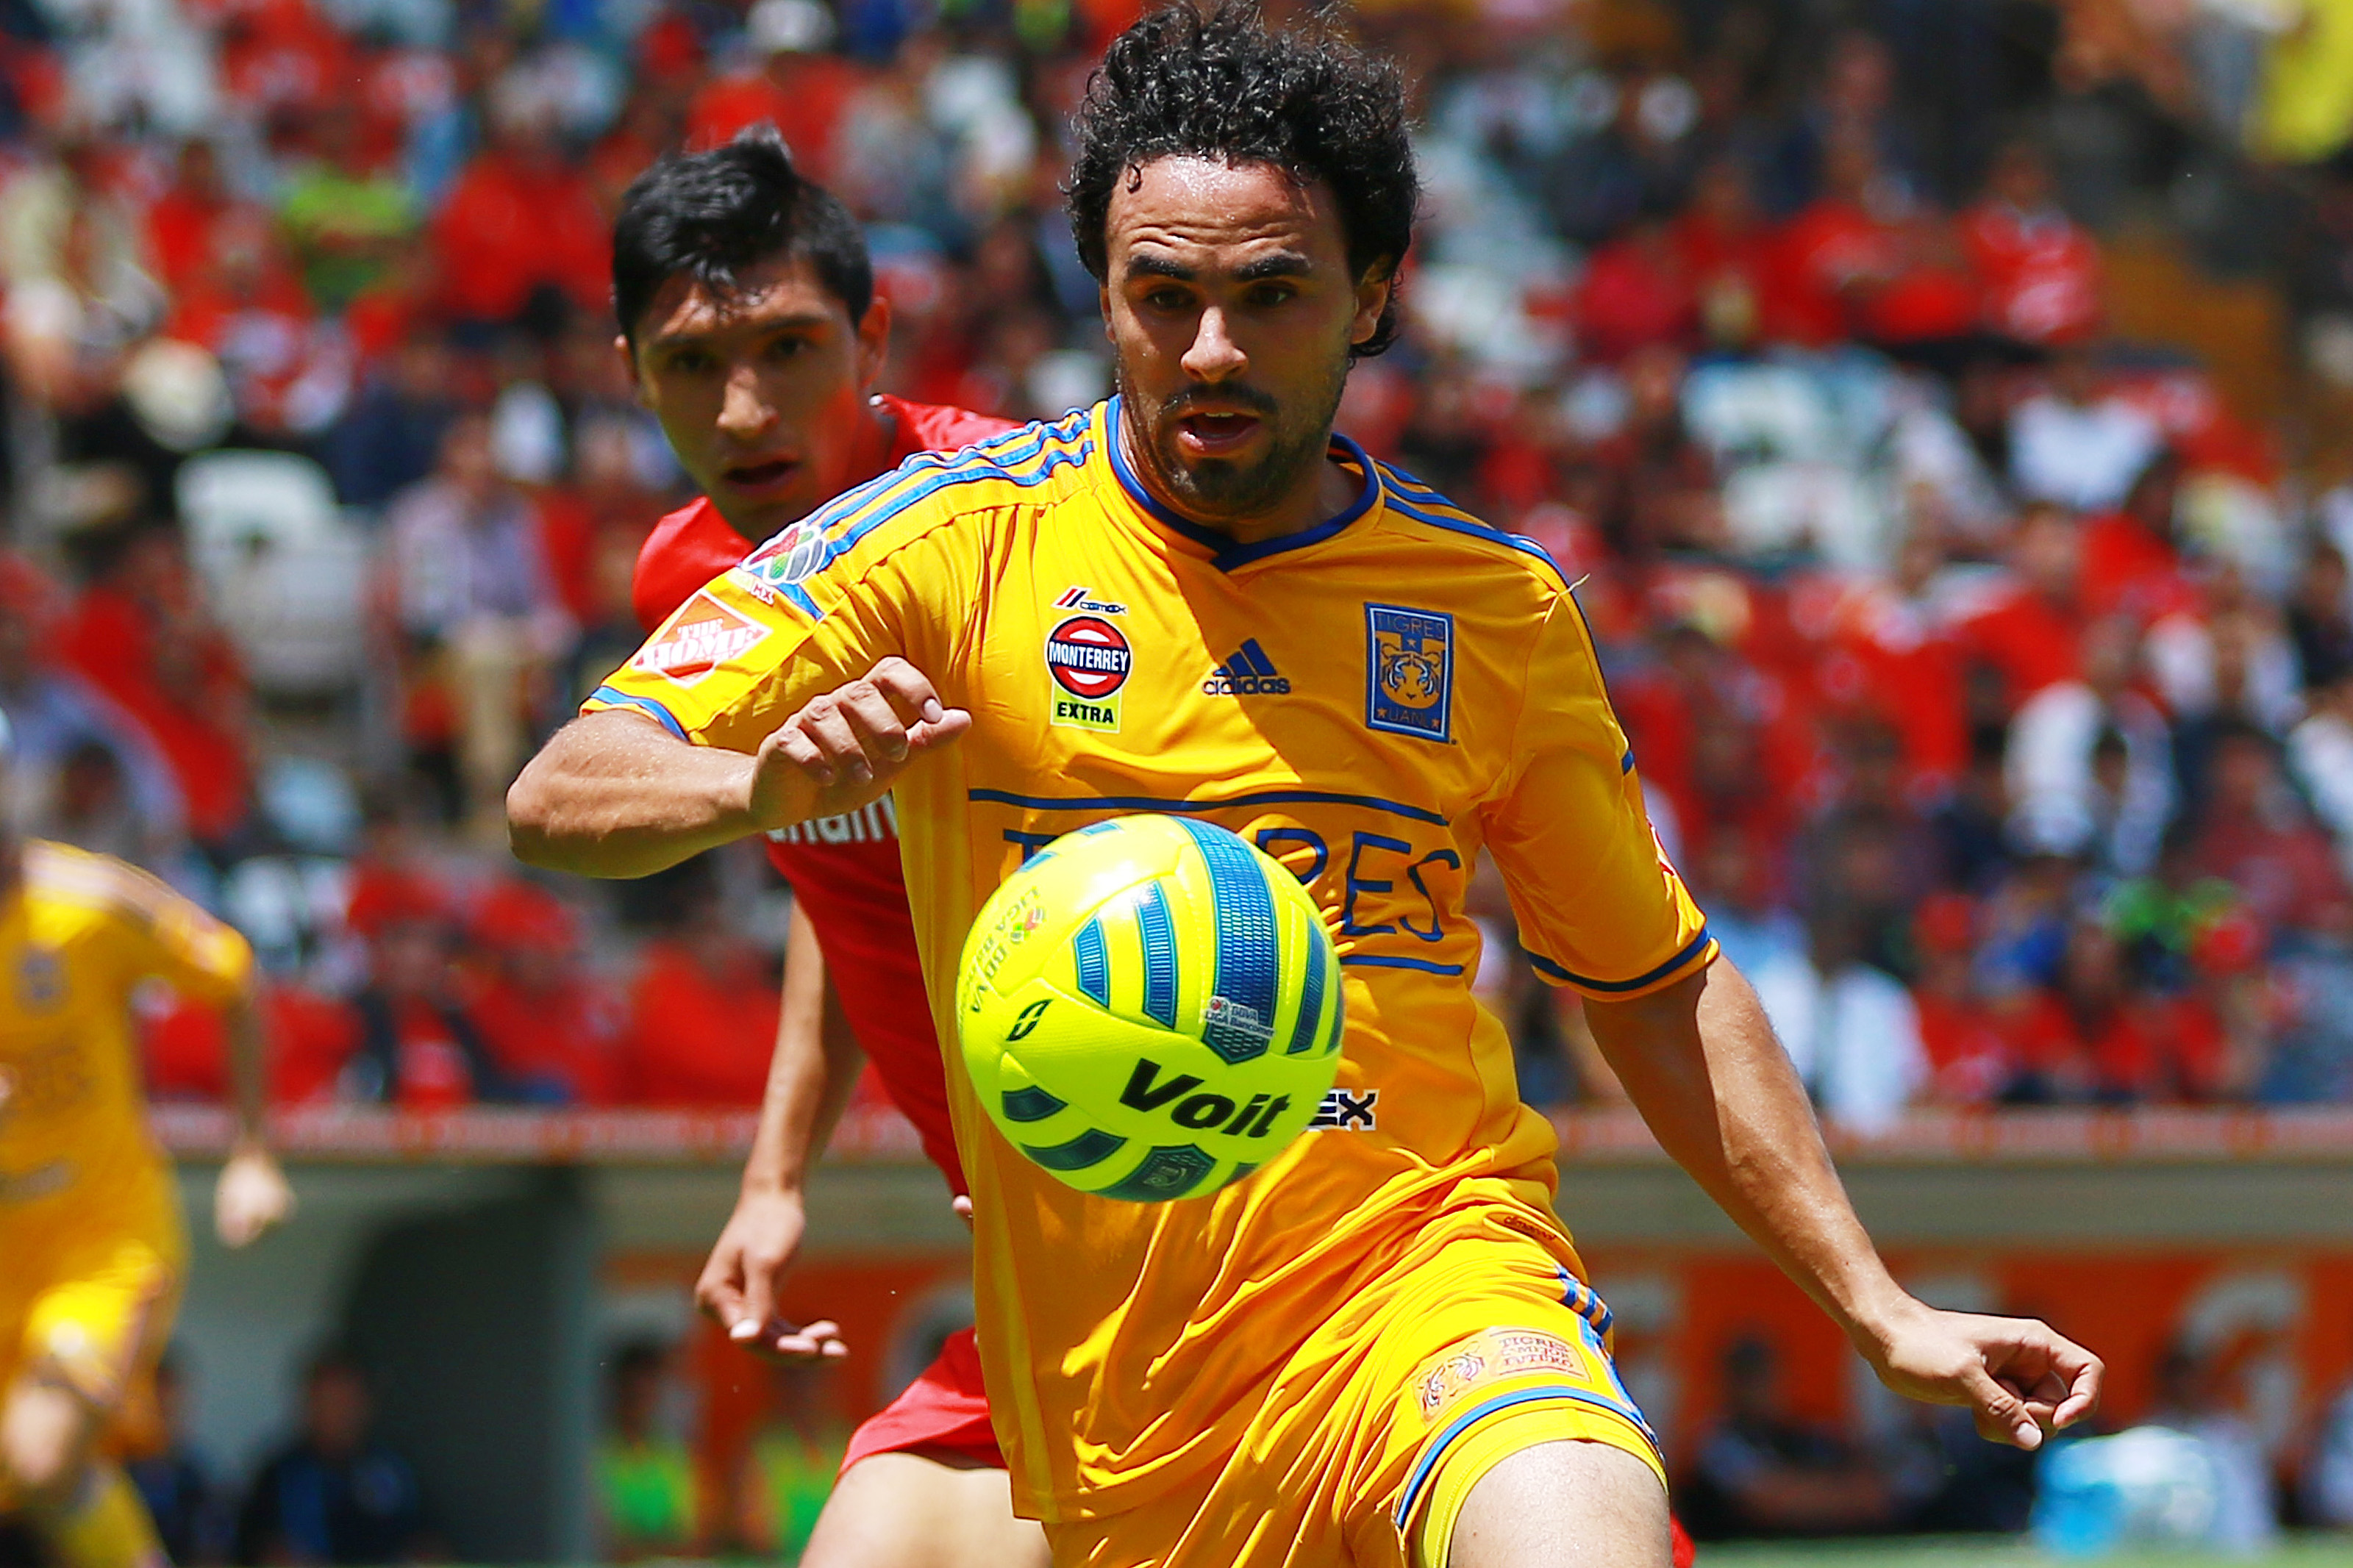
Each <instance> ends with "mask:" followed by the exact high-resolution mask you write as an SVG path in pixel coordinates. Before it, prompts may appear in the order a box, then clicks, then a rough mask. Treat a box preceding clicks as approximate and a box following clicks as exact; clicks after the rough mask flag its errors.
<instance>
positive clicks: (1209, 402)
mask: <svg viewBox="0 0 2353 1568" xmlns="http://www.w3.org/2000/svg"><path fill="white" fill-rule="evenodd" d="M1236 412H1240V413H1246V414H1254V415H1257V416H1259V417H1261V418H1262V419H1271V418H1272V417H1273V416H1274V412H1275V401H1274V399H1273V398H1271V397H1270V396H1268V395H1266V394H1265V393H1263V392H1259V391H1256V390H1254V389H1252V388H1250V387H1247V386H1188V387H1187V388H1186V389H1185V390H1184V391H1182V392H1180V393H1178V394H1176V395H1175V396H1174V397H1171V398H1170V399H1169V400H1168V401H1167V402H1166V403H1164V404H1162V405H1160V416H1161V417H1162V418H1163V419H1182V418H1184V417H1185V416H1187V414H1232V413H1236Z"/></svg>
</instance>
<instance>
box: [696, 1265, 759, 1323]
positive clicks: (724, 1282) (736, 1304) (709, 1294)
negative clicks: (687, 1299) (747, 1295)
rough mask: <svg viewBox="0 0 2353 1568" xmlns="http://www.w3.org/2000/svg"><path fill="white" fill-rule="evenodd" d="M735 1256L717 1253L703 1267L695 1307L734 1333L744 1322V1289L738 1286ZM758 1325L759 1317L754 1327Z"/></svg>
mask: <svg viewBox="0 0 2353 1568" xmlns="http://www.w3.org/2000/svg"><path fill="white" fill-rule="evenodd" d="M733 1257H734V1255H733V1254H732V1253H731V1252H729V1251H726V1250H722V1251H718V1252H713V1253H712V1255H711V1261H709V1262H708V1263H705V1264H704V1265H703V1266H702V1279H697V1280H696V1281H695V1282H694V1304H695V1305H696V1306H698V1307H700V1308H702V1310H703V1311H704V1312H706V1313H708V1314H709V1315H710V1316H711V1317H712V1318H713V1319H716V1320H717V1321H718V1323H719V1326H720V1327H721V1328H723V1329H727V1330H729V1331H733V1329H734V1327H735V1325H736V1324H737V1323H739V1322H741V1321H744V1290H743V1287H742V1286H741V1285H740V1284H738V1283H737V1279H738V1276H737V1275H736V1273H735V1269H734V1268H733ZM758 1326H759V1320H757V1319H756V1318H755V1319H754V1320H753V1327H754V1329H756V1328H757V1327H758Z"/></svg>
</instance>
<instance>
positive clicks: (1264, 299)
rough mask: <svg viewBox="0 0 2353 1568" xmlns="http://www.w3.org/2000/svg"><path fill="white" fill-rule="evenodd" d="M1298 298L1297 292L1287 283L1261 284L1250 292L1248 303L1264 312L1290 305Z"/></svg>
mask: <svg viewBox="0 0 2353 1568" xmlns="http://www.w3.org/2000/svg"><path fill="white" fill-rule="evenodd" d="M1298 297H1299V290H1298V289H1296V288H1294V287H1293V286H1292V285H1291V284H1288V283H1261V284H1260V285H1259V286H1258V287H1257V288H1255V289H1251V290H1250V303H1251V304H1253V305H1256V306H1258V307H1259V308H1260V309H1261V310H1265V309H1267V308H1269V307H1271V306H1274V305H1283V304H1288V303H1290V302H1291V301H1292V300H1295V299H1297V298H1298Z"/></svg>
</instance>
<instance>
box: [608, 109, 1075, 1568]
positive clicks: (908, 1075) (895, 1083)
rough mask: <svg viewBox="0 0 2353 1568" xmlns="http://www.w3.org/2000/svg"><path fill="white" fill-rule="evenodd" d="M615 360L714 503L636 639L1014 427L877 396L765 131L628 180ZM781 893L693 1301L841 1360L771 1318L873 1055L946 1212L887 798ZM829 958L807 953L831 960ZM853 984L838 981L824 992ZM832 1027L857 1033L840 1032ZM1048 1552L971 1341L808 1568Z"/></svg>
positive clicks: (802, 203)
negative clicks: (780, 926) (799, 532)
mask: <svg viewBox="0 0 2353 1568" xmlns="http://www.w3.org/2000/svg"><path fill="white" fill-rule="evenodd" d="M613 295H614V304H615V308H616V310H617V313H618V315H619V317H620V322H621V329H622V332H621V339H620V349H621V352H622V353H623V355H624V356H625V357H626V358H627V360H628V367H629V374H630V377H631V379H632V381H633V382H634V383H635V384H636V386H637V388H638V395H639V397H640V399H641V400H642V401H643V402H644V404H645V405H646V406H647V407H648V408H649V409H650V410H651V411H652V412H653V414H654V416H656V417H657V418H658V419H659V420H660V422H661V426H662V432H663V434H664V435H665V436H666V437H668V438H669V440H670V447H671V449H672V450H674V451H675V452H676V453H677V454H678V458H679V462H680V463H681V465H682V466H683V467H684V468H685V469H686V471H687V474H688V477H689V478H691V479H692V480H693V481H694V482H695V484H696V485H697V487H699V488H700V489H702V500H697V501H695V502H693V503H692V504H691V505H690V506H687V507H684V508H681V510H678V511H674V512H672V513H670V515H669V516H668V517H665V518H663V519H662V520H661V521H660V522H659V524H658V525H656V527H655V529H654V531H653V532H652V534H651V535H650V536H649V537H648V539H647V541H646V544H645V549H644V551H643V552H642V553H641V554H640V555H639V556H638V569H637V574H636V578H635V581H634V582H633V584H632V585H631V600H632V603H633V605H635V608H636V610H637V613H638V618H639V619H640V620H641V621H643V622H644V623H645V625H646V626H647V628H648V629H649V630H651V629H652V628H653V627H655V626H659V625H660V624H661V623H662V622H663V621H664V620H665V619H666V618H667V617H668V616H670V613H671V612H672V611H673V610H676V609H677V608H678V607H679V606H680V605H685V604H687V603H688V602H689V601H691V600H694V599H696V598H697V597H698V595H701V592H702V587H703V585H704V584H707V583H709V582H710V581H711V580H712V578H714V577H717V576H719V575H720V574H723V573H724V572H726V571H727V570H728V569H729V568H730V567H732V566H733V565H734V564H735V563H737V562H739V561H741V560H742V559H743V558H744V554H745V553H746V552H749V551H750V550H751V549H752V547H753V546H754V545H755V544H758V543H761V542H764V541H765V540H767V539H770V538H772V537H773V536H775V535H776V534H778V533H781V532H783V531H785V530H786V529H788V528H790V527H791V526H792V525H793V524H794V523H796V522H797V521H799V520H800V519H801V518H802V517H804V516H806V515H807V513H808V512H810V511H812V510H815V509H816V508H818V506H820V505H822V504H823V503H824V502H826V501H828V500H832V499H833V498H834V497H835V496H837V495H839V494H840V493H842V492H843V491H844V490H848V489H851V488H853V487H855V486H857V485H860V484H863V483H864V482H865V481H867V480H868V479H873V478H874V477H876V476H877V475H879V474H883V473H887V472H889V471H890V470H891V469H892V468H895V467H896V466H897V465H898V464H899V463H900V462H901V461H902V460H903V459H904V458H909V457H912V456H913V455H914V454H915V453H917V452H923V451H930V450H935V449H940V448H950V449H952V448H955V447H963V446H965V445H967V444H969V443H972V442H975V441H980V440H985V439H987V438H988V437H992V436H997V435H999V434H1002V433H1003V432H1005V431H1007V430H1009V429H1011V428H1013V426H1011V424H1009V423H1008V422H1007V421H1005V420H1001V419H991V418H988V417H986V416H982V415H977V414H973V413H969V412H967V411H966V410H964V409H961V408H941V407H934V406H928V405H922V404H914V403H908V402H905V401H903V400H902V399H900V398H896V397H891V396H871V395H869V392H868V389H869V388H870V387H871V386H872V384H873V383H874V380H875V378H876V376H877V375H879V374H881V369H882V361H883V354H884V352H885V348H886V345H887V344H888V342H889V339H890V325H891V317H890V306H889V304H888V302H887V301H885V300H880V299H877V298H876V297H875V295H874V283H873V269H872V267H871V263H870V261H869V259H868V257H867V252H866V242H865V238H864V237H863V235H862V234H861V233H860V230H859V227H858V224H857V221H856V220H855V219H854V218H853V217H851V216H850V214H849V211H848V209H846V208H845V207H844V206H843V205H841V203H840V202H839V200H837V199H836V198H835V197H834V196H833V195H831V194H830V193H828V192H827V191H826V190H824V189H823V188H822V187H821V186H818V185H817V184H813V183H812V182H810V181H808V180H806V179H803V178H802V177H801V176H800V175H799V174H797V173H796V172H795V171H794V168H793V165H792V161H791V158H790V157H789V155H788V154H787V153H786V151H785V147H784V144H783V143H782V142H780V141H778V140H777V139H776V135H775V133H774V132H765V131H756V132H747V133H746V134H745V135H744V136H743V137H739V138H738V139H737V140H736V141H734V142H730V143H729V144H727V145H726V146H723V147H720V148H716V149H713V150H712V151H709V152H703V153H692V154H689V155H684V156H675V157H670V158H666V159H664V160H663V161H662V162H661V163H658V164H656V165H655V166H654V167H653V168H652V169H651V170H649V171H648V172H647V173H646V174H644V175H643V176H642V177H640V178H639V179H638V182H637V183H636V184H634V185H632V186H631V187H630V189H629V193H628V196H627V198H626V199H625V201H624V203H623V205H622V210H621V213H620V216H619V218H618V220H617V222H616V224H615V226H614V235H613ZM702 604H703V605H707V606H708V607H709V613H708V614H706V615H703V616H695V615H691V614H690V615H689V616H686V617H684V618H683V619H681V621H680V622H679V623H678V624H677V625H676V626H673V627H672V629H671V633H670V637H668V638H666V639H664V640H663V641H661V642H659V643H655V644H652V645H650V646H649V647H648V648H646V649H645V650H643V651H641V652H640V653H639V654H638V662H639V663H640V664H644V663H645V661H647V660H649V659H651V660H654V661H656V663H657V664H658V665H659V669H660V671H661V673H663V674H665V675H666V676H668V677H669V678H670V679H676V680H680V681H681V682H686V681H692V680H693V679H697V678H698V677H699V676H700V675H701V674H702V673H703V672H704V671H705V670H707V669H708V668H710V666H711V663H712V660H713V659H714V658H723V657H724V656H725V650H727V649H728V647H730V645H731V641H732V639H734V638H737V637H743V636H744V635H747V628H745V627H743V626H738V625H735V624H733V623H734V622H735V620H736V617H734V616H733V613H732V612H730V611H727V610H725V609H724V608H723V607H722V606H721V605H718V604H717V603H716V602H714V601H712V600H709V599H708V598H704V599H703V600H702ZM768 854H769V858H771V859H772V860H774V861H775V862H776V868H777V869H778V870H780V871H782V872H783V873H784V876H785V878H786V880H787V881H789V882H790V883H791V884H792V887H793V893H794V900H793V921H792V929H791V931H790V932H789V933H788V935H787V939H786V975H785V996H784V1007H783V1014H782V1016H781V1018H780V1020H779V1022H778V1027H777V1037H776V1057H775V1060H774V1063H773V1065H772V1067H771V1068H770V1073H769V1084H768V1092H767V1096H766V1100H765V1103H764V1105H763V1107H762V1115H761V1121H760V1131H759V1136H758V1139H757V1142H755V1144H754V1150H753V1153H752V1158H751V1162H750V1163H749V1165H748V1167H747V1168H746V1170H745V1173H744V1191H743V1195H742V1196H741V1198H740V1199H739V1200H738V1201H737V1204H736V1208H735V1213H734V1215H733V1217H731V1218H730V1219H729V1221H728V1223H727V1226H726V1229H725V1230H724V1231H723V1233H722V1235H721V1237H720V1239H719V1242H718V1245H717V1247H715V1248H714V1249H713V1250H712V1256H711V1261H710V1263H709V1265H708V1266H707V1267H706V1268H704V1270H703V1275H702V1281H701V1283H700V1284H699V1285H698V1287H697V1289H696V1294H697V1296H698V1298H699V1299H700V1300H702V1304H703V1307H704V1308H705V1310H709V1311H710V1312H712V1314H713V1315H714V1316H716V1317H717V1318H718V1319H719V1320H720V1321H722V1322H723V1323H725V1324H726V1325H727V1326H728V1330H729V1332H730V1334H731V1336H732V1337H733V1338H734V1339H736V1340H737V1341H739V1342H743V1343H745V1344H746V1345H748V1346H751V1347H753V1348H755V1349H759V1350H763V1351H765V1352H768V1353H771V1354H776V1355H782V1356H787V1357H797V1356H838V1355H840V1354H842V1353H844V1350H843V1346H842V1344H841V1342H840V1339H839V1331H838V1330H837V1328H836V1326H835V1325H834V1324H832V1323H829V1322H818V1323H807V1324H801V1325H792V1324H787V1323H785V1322H783V1321H780V1320H779V1319H778V1318H777V1317H776V1310H775V1302H776V1284H777V1281H778V1280H779V1279H781V1278H782V1277H783V1275H784V1273H785V1272H786V1269H788V1268H790V1267H791V1265H792V1262H793V1258H794V1255H795V1253H796V1251H797V1248H798V1247H799V1244H800V1238H801V1233H802V1226H803V1209H802V1194H801V1184H802V1179H803V1177H804V1175H805V1174H806V1173H807V1167H808V1165H809V1164H810V1163H811V1162H813V1161H814V1160H815V1158H816V1156H817V1154H818V1152H819V1151H820V1150H821V1149H822V1148H823V1146H824V1143H825V1139H826V1136H827V1134H828V1132H829V1131H830V1130H831V1128H832V1125H833V1121H834V1119H835V1117H836V1116H838V1115H839V1112H840V1110H841V1107H842V1104H843V1102H844V1100H845V1099H846V1098H847V1097H848V1095H849V1090H850V1088H851V1087H852V1085H853V1084H854V1083H855V1081H856V1079H857V1075H858V1067H859V1051H860V1047H862V1048H863V1050H864V1052H865V1054H866V1055H867V1056H868V1057H870V1058H871V1059H872V1060H873V1062H874V1066H875V1069H876V1071H877V1072H878V1074H879V1075H880V1076H881V1080H882V1084H883V1087H884V1088H885V1089H887V1090H888V1091H889V1092H890V1094H891V1097H892V1100H894V1101H895V1102H896V1103H897V1104H898V1106H899V1108H900V1109H901V1110H903V1111H905V1112H906V1114H907V1116H908V1118H909V1120H910V1121H913V1123H914V1124H915V1128H916V1131H918V1133H920V1135H921V1136H922V1139H923V1150H924V1152H925V1153H926V1154H928V1155H929V1156H930V1157H931V1159H932V1162H933V1163H934V1164H936V1165H937V1166H938V1167H939V1168H940V1172H941V1173H942V1174H943V1175H944V1176H945V1177H946V1179H947V1182H948V1185H949V1187H950V1189H951V1191H952V1192H953V1194H955V1196H956V1197H957V1198H959V1199H960V1198H962V1196H963V1195H964V1192H965V1182H964V1173H963V1170H962V1168H961V1167H960V1166H959V1165H958V1163H957V1162H956V1152H955V1136H954V1134H953V1132H952V1131H950V1128H949V1125H948V1107H947V1086H946V1081H945V1079H944V1069H943V1068H942V1065H941V1061H940V1050H939V1042H938V1037H937V1036H936V1035H935V1034H934V1032H933V1028H932V1016H931V1008H930V1004H929V1003H928V1002H927V1000H926V999H925V994H924V991H923V972H922V970H921V968H920V967H919V966H918V964H917V962H916V957H915V937H914V930H913V924H912V923H911V921H910V920H909V917H908V912H907V891H906V886H905V883H904V882H903V881H902V878H901V874H900V868H899V842H898V829H897V823H896V820H895V818H894V817H893V816H892V810H891V803H890V801H889V799H888V798H887V797H886V798H884V799H882V800H881V801H878V802H876V803H874V804H873V805H869V806H866V807H864V808H863V809H862V810H860V811H858V812H854V813H851V814H850V815H849V816H843V817H839V818H828V819H823V820H819V821H816V822H808V823H803V824H802V825H800V826H797V827H795V828H792V829H789V830H787V831H786V832H784V833H782V834H780V835H777V836H776V837H775V838H773V839H772V840H771V842H770V843H769V846H768ZM820 959H821V962H820ZM828 974H833V975H839V976H841V977H843V978H844V980H845V981H848V982H849V984H843V985H841V986H839V987H836V986H834V985H833V984H831V983H830V981H829V980H828V978H827V976H828ZM843 1026H846V1028H845V1027H843ZM1045 1561H1046V1545H1045V1539H1044V1536H1043V1534H1042V1533H1041V1532H1040V1531H1039V1528H1038V1526H1037V1525H1035V1524H1034V1523H1031V1522H1029V1521H1025V1520H1017V1519H1016V1518H1015V1517H1014V1515H1013V1506H1012V1500H1011V1494H1010V1491H1009V1489H1008V1483H1007V1479H1006V1474H1005V1460H1004V1458H1003V1456H1002V1455H1000V1454H999V1453H998V1451H997V1439H996V1436H995V1435H994V1434H993V1433H992V1432H991V1431H990V1429H989V1421H988V1403H987V1395H986V1394H984V1393H983V1392H982V1389H981V1383H980V1360H979V1355H978V1353H977V1352H976V1350H975V1349H974V1346H973V1339H972V1333H971V1331H969V1330H965V1331H962V1332H960V1333H958V1334H955V1336H953V1337H951V1338H950V1339H949V1341H948V1342H947V1344H946V1345H945V1347H944V1348H943V1350H942V1351H941V1352H940V1356H939V1359H938V1360H937V1361H935V1362H934V1363H933V1364H932V1365H931V1366H930V1367H929V1368H927V1369H926V1370H925V1371H924V1372H923V1375H922V1376H920V1377H918V1378H917V1379H916V1380H915V1382H914V1383H913V1384H912V1385H911V1386H910V1387H909V1388H908V1390H907V1391H906V1393H904V1394H902V1395H901V1396H900V1397H899V1398H898V1400H897V1401H895V1402H894V1403H893V1404H892V1405H891V1406H890V1407H889V1408H888V1409H886V1410H884V1411H882V1412H881V1414H880V1415H876V1416H875V1417H874V1418H873V1419H872V1420H871V1421H869V1422H867V1423H866V1424H865V1425H864V1426H861V1427H860V1428H859V1429H858V1432H857V1434H856V1436H854V1437H852V1439H851V1441H850V1446H849V1454H848V1456H847V1458H845V1460H844V1462H843V1468H842V1475H841V1479H840V1480H839V1482H838V1483H837V1485H836V1486H835V1489H834V1492H833V1496H832V1497H831V1499H830V1500H828V1502H827V1504H826V1508H825V1512H824V1514H823V1516H822V1517H821V1518H820V1519H819V1520H818V1526H817V1531H816V1533H815V1535H814V1536H813V1537H812V1538H811V1540H810V1542H809V1546H808V1550H807V1554H806V1555H805V1556H804V1557H803V1558H802V1562H803V1563H805V1564H807V1565H808V1568H964V1565H966V1564H969V1565H970V1568H1023V1565H1024V1564H1027V1563H1039V1564H1042V1563H1045Z"/></svg>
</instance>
